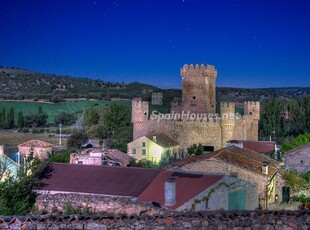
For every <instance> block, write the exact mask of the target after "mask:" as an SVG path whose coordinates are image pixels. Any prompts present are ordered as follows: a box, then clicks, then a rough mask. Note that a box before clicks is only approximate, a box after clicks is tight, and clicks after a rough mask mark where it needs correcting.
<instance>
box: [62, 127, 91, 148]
mask: <svg viewBox="0 0 310 230" xmlns="http://www.w3.org/2000/svg"><path fill="white" fill-rule="evenodd" d="M87 141H88V135H87V134H86V133H84V132H83V131H82V130H73V132H72V134H71V136H70V137H69V138H68V141H67V147H76V148H78V147H80V146H81V145H82V144H84V143H86V142H87Z"/></svg>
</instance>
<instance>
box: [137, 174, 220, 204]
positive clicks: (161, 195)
mask: <svg viewBox="0 0 310 230" xmlns="http://www.w3.org/2000/svg"><path fill="white" fill-rule="evenodd" d="M171 177H173V178H176V181H175V183H176V203H175V204H174V205H173V206H169V207H168V208H170V209H176V208H178V207H180V206H181V205H182V204H184V203H185V202H187V201H188V200H190V199H192V198H193V197H195V196H197V195H198V194H199V193H201V192H203V191H205V190H206V189H207V188H209V187H210V186H211V185H213V184H214V183H215V182H217V181H218V180H220V179H222V178H223V175H206V174H195V173H188V172H173V171H161V172H160V173H159V174H158V175H157V177H156V178H155V179H154V180H153V181H152V183H150V185H149V186H148V187H147V188H146V189H145V190H144V191H143V192H142V193H141V194H140V195H139V197H138V200H139V201H144V202H153V201H154V202H158V203H159V204H161V205H162V206H164V204H165V180H166V179H167V178H171Z"/></svg>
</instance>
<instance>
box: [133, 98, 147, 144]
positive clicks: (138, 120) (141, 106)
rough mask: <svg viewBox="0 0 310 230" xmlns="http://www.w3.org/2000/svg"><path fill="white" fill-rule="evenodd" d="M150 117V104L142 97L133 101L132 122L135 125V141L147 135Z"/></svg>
mask: <svg viewBox="0 0 310 230" xmlns="http://www.w3.org/2000/svg"><path fill="white" fill-rule="evenodd" d="M148 117H149V102H148V101H142V98H141V97H137V98H134V99H133V100H132V109H131V122H132V123H133V140H136V139H137V138H139V137H142V136H144V135H146V134H147V121H148Z"/></svg>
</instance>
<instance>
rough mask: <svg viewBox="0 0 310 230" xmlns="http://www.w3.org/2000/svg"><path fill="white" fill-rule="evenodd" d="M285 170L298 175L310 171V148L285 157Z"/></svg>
mask: <svg viewBox="0 0 310 230" xmlns="http://www.w3.org/2000/svg"><path fill="white" fill-rule="evenodd" d="M285 169H286V170H296V171H297V172H298V173H302V172H309V171H310V146H309V147H307V148H304V149H302V150H298V151H296V152H292V153H290V154H288V155H286V156H285Z"/></svg>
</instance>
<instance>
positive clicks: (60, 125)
mask: <svg viewBox="0 0 310 230" xmlns="http://www.w3.org/2000/svg"><path fill="white" fill-rule="evenodd" d="M58 126H59V145H60V146H61V127H62V124H59V125H58Z"/></svg>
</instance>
